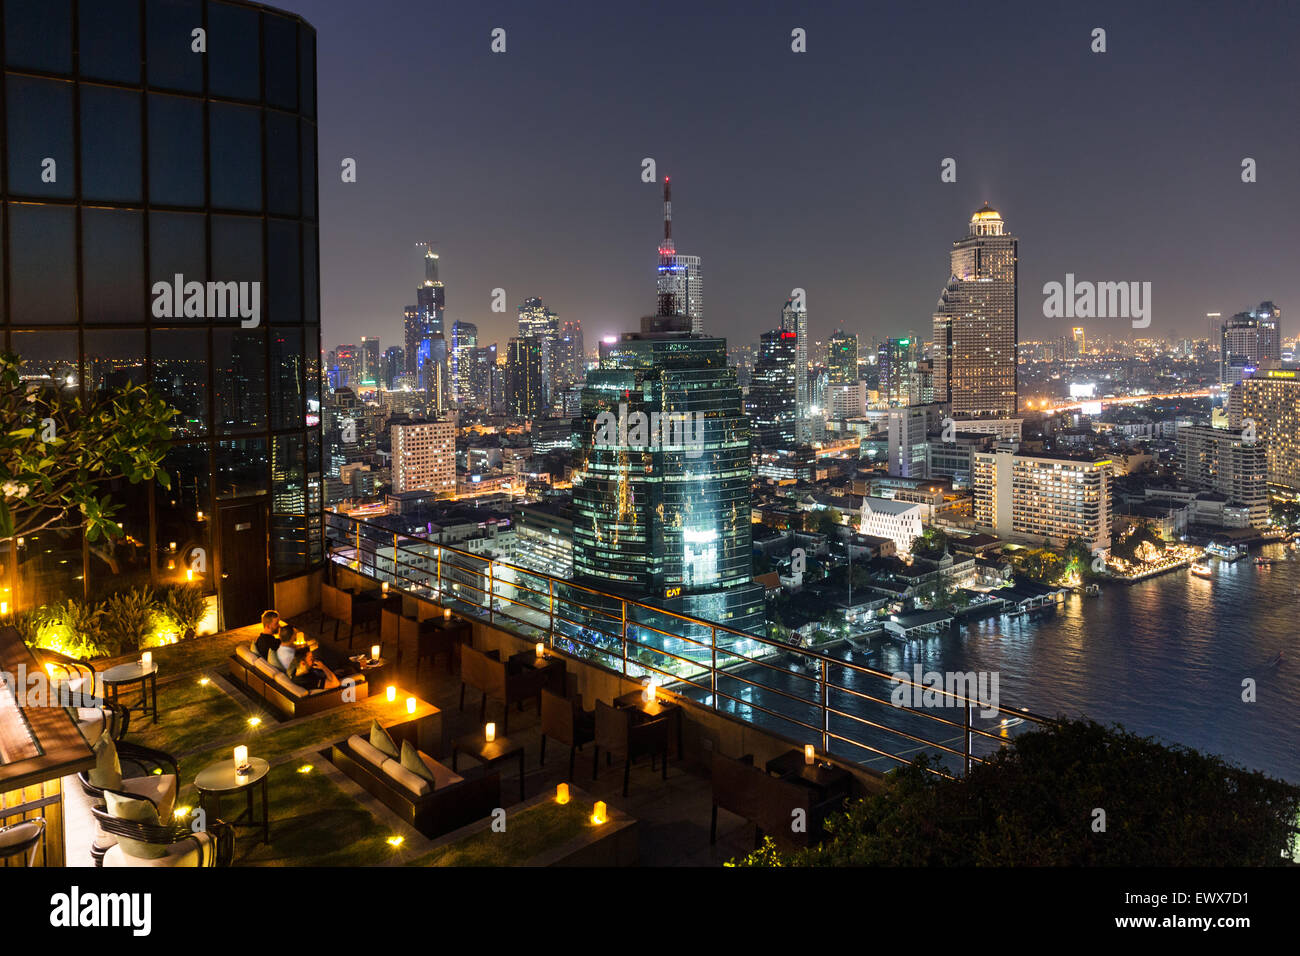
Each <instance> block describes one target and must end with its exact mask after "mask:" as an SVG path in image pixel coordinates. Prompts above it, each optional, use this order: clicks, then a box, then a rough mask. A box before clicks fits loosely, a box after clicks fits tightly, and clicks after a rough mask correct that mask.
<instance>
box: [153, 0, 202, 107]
mask: <svg viewBox="0 0 1300 956" xmlns="http://www.w3.org/2000/svg"><path fill="white" fill-rule="evenodd" d="M147 8H148V10H147V14H146V20H147V21H148V33H149V37H148V40H149V47H148V50H149V56H148V60H149V85H150V86H155V87H161V88H163V89H170V90H186V91H188V92H191V93H201V92H203V57H204V54H202V53H195V52H194V51H193V43H194V39H193V36H192V32H193V31H194V30H196V29H198V28H199V27H202V26H203V12H202V11H201V10H200V9H199V0H149V3H148V4H147Z"/></svg>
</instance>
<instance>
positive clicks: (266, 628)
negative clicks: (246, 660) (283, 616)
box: [253, 611, 280, 660]
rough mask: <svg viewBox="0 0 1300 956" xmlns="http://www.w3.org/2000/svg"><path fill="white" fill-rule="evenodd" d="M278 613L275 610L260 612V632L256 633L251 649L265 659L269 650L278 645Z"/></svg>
mask: <svg viewBox="0 0 1300 956" xmlns="http://www.w3.org/2000/svg"><path fill="white" fill-rule="evenodd" d="M279 633H280V615H279V614H277V613H276V612H275V611H263V612H262V633H261V634H259V635H257V640H256V641H255V642H254V643H253V650H254V651H255V652H256V653H257V656H258V657H260V658H262V659H263V660H265V659H266V656H267V655H268V654H270V653H271V651H273V650H276V649H277V648H278V647H279V646H280V638H279Z"/></svg>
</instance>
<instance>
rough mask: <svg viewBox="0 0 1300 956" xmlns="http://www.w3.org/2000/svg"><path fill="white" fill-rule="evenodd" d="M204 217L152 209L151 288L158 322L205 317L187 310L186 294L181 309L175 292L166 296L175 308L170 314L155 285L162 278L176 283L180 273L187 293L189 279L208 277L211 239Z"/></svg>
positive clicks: (152, 305)
mask: <svg viewBox="0 0 1300 956" xmlns="http://www.w3.org/2000/svg"><path fill="white" fill-rule="evenodd" d="M204 220H205V217H204V216H203V214H202V213H190V212H151V213H150V214H149V288H150V296H151V299H150V301H151V309H152V311H153V316H154V321H155V322H162V323H163V324H170V323H171V322H172V321H173V320H175V321H180V322H200V321H202V316H195V315H189V316H187V315H185V314H184V298H183V297H182V299H181V302H180V303H179V305H180V306H181V308H179V309H178V308H177V304H178V303H176V302H175V295H174V293H173V294H172V295H170V296H169V297H168V298H167V299H166V300H165V304H167V305H168V306H169V309H170V312H171V315H170V316H167V315H166V312H167V311H168V309H160V307H159V306H160V303H163V301H164V300H161V299H160V296H159V294H158V293H157V292H156V291H155V290H154V286H155V284H156V283H160V282H162V283H166V284H167V285H169V286H173V287H174V285H175V281H176V276H177V275H179V276H180V277H181V285H182V294H183V291H184V285H185V283H188V282H206V281H207V257H208V253H207V249H208V242H207V237H206V235H205V230H206V226H205V222H204ZM164 294H166V293H164ZM205 302H206V297H205ZM160 311H161V312H163V314H162V315H160V314H159V312H160Z"/></svg>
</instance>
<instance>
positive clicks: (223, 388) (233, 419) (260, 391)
mask: <svg viewBox="0 0 1300 956" xmlns="http://www.w3.org/2000/svg"><path fill="white" fill-rule="evenodd" d="M212 389H213V399H214V410H213V415H214V416H215V418H216V425H217V431H219V432H223V433H230V432H246V431H260V430H262V429H265V428H266V335H265V330H264V329H216V330H214V332H213V334H212Z"/></svg>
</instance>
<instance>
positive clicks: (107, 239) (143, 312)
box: [81, 209, 148, 323]
mask: <svg viewBox="0 0 1300 956" xmlns="http://www.w3.org/2000/svg"><path fill="white" fill-rule="evenodd" d="M81 245H82V252H81V256H82V263H81V268H82V276H83V282H84V284H85V292H84V294H83V296H82V300H81V301H82V303H83V305H82V314H83V315H84V316H85V320H86V321H87V322H141V323H142V322H144V321H145V320H146V318H145V317H146V316H147V315H148V311H147V307H146V305H145V300H144V214H143V213H140V212H135V211H133V210H129V209H83V210H82V213H81Z"/></svg>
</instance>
